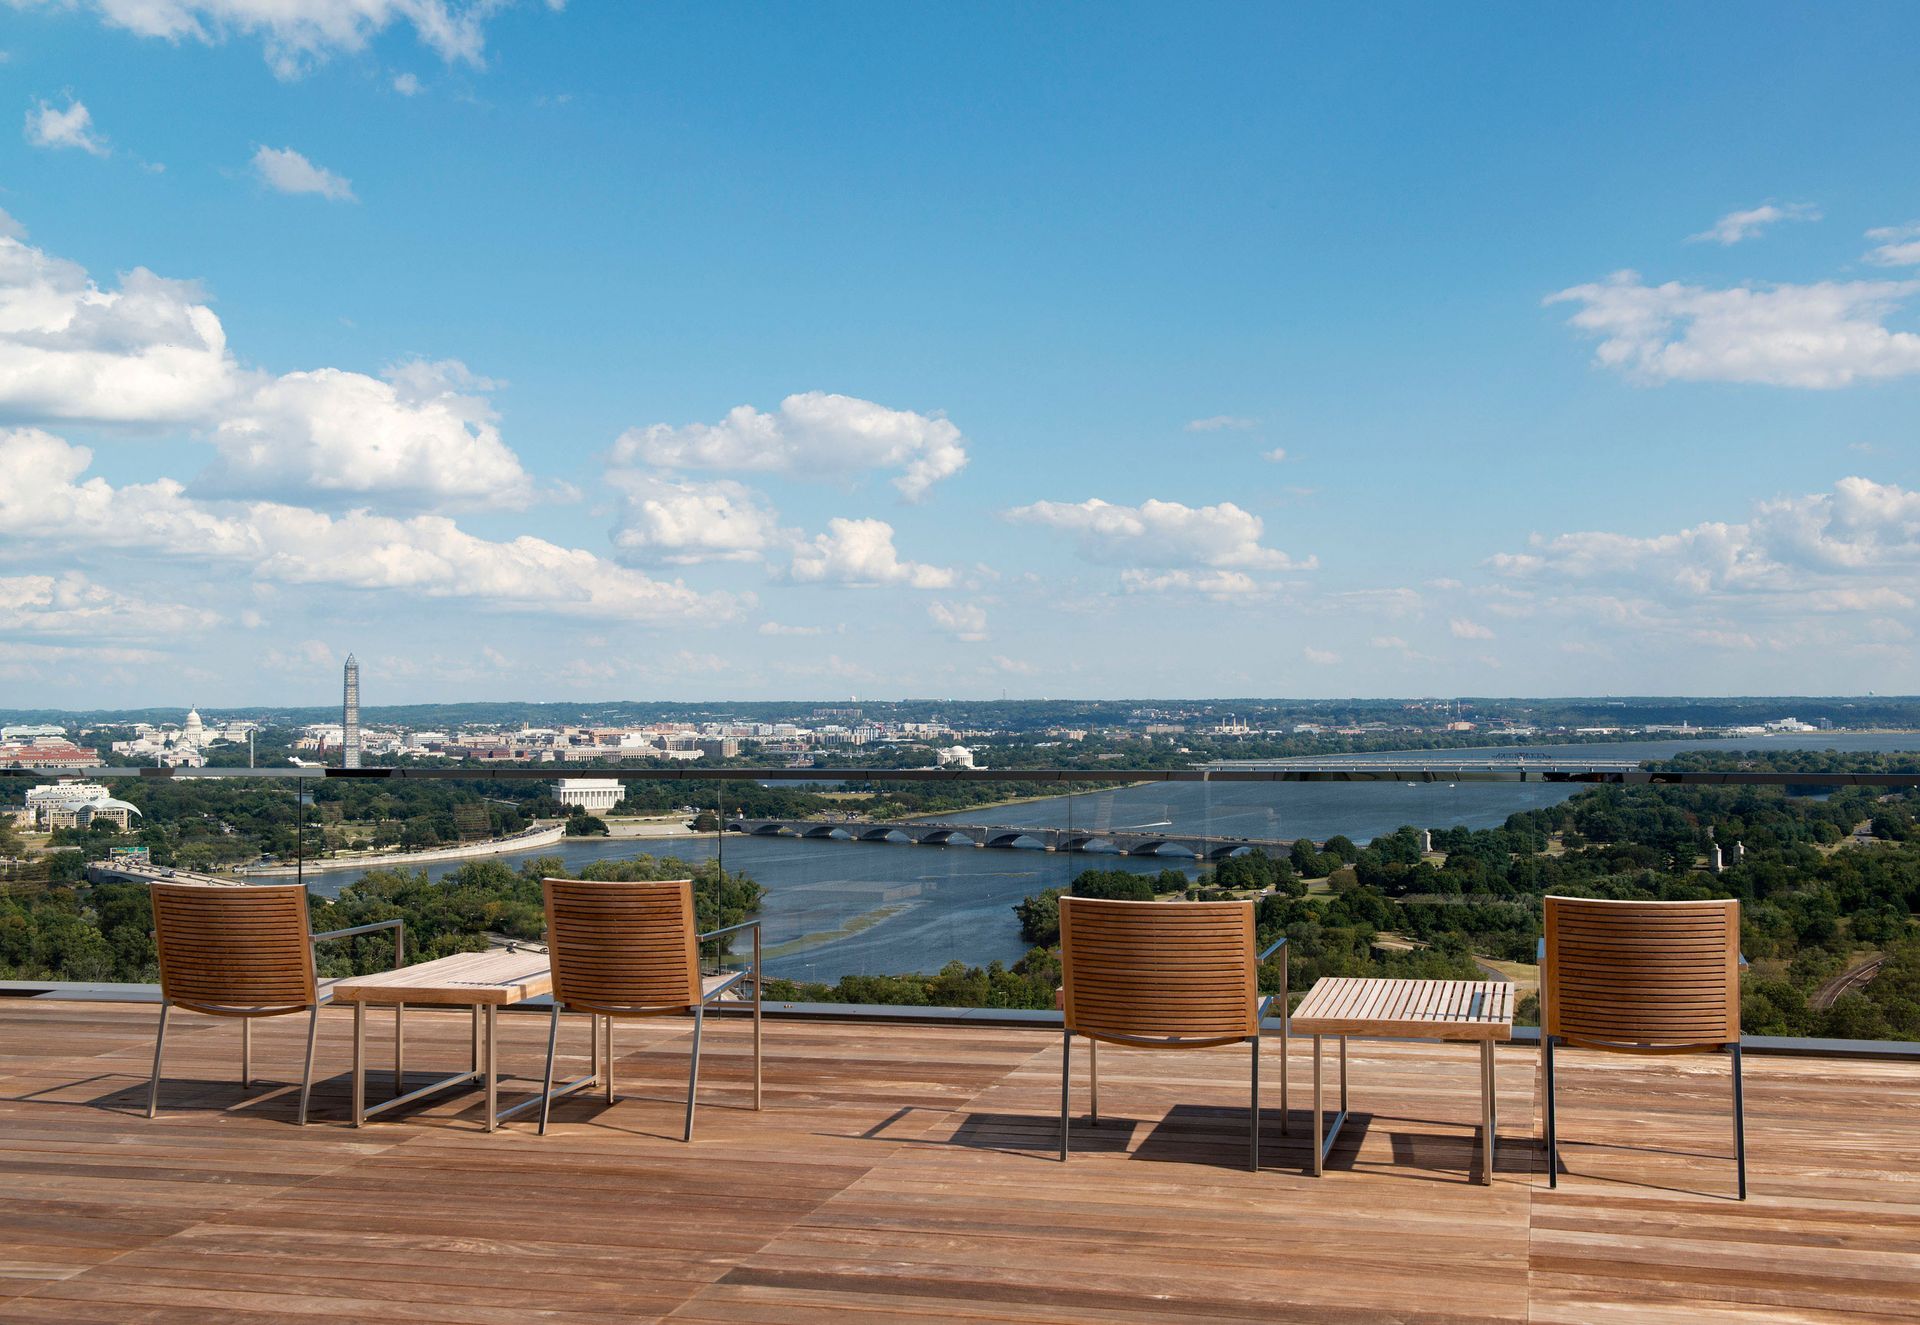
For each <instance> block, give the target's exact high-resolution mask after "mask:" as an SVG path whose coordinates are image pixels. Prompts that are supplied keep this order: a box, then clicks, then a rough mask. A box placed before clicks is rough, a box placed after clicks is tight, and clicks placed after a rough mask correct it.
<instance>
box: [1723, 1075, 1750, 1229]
mask: <svg viewBox="0 0 1920 1325" xmlns="http://www.w3.org/2000/svg"><path fill="white" fill-rule="evenodd" d="M1727 1049H1728V1052H1730V1053H1731V1054H1732V1055H1733V1162H1734V1165H1735V1167H1736V1169H1737V1171H1738V1173H1739V1178H1740V1199H1741V1200H1743V1201H1744V1200H1746V1199H1747V1102H1746V1095H1745V1092H1744V1091H1743V1090H1742V1089H1741V1085H1740V1046H1739V1045H1738V1044H1730V1045H1728V1046H1727Z"/></svg>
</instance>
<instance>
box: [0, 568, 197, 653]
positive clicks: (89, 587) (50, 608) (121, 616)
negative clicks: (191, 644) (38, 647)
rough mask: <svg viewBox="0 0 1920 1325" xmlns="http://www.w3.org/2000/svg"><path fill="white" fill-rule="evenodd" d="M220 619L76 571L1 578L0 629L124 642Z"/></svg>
mask: <svg viewBox="0 0 1920 1325" xmlns="http://www.w3.org/2000/svg"><path fill="white" fill-rule="evenodd" d="M219 619H220V618H219V617H218V615H216V614H215V613H213V612H208V611H205V610H203V609H200V608H195V607H188V606H185V605H183V604H179V603H167V602H155V601H153V600H151V599H149V598H145V597H136V596H134V595H130V594H125V593H121V592H120V591H119V590H117V589H112V588H109V587H108V586H106V585H103V584H98V583H96V582H94V581H93V580H90V579H88V578H87V576H86V575H85V574H84V573H82V572H80V571H77V570H70V571H64V572H62V573H60V574H58V575H12V576H8V575H0V631H9V632H11V631H19V632H21V633H23V634H32V635H53V636H83V637H85V638H87V639H125V638H140V637H146V636H151V635H154V634H172V633H175V632H178V631H181V630H204V629H206V628H207V627H209V626H212V625H215V624H217V623H218V622H219Z"/></svg>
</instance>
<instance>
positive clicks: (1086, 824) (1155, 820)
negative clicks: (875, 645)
mask: <svg viewBox="0 0 1920 1325" xmlns="http://www.w3.org/2000/svg"><path fill="white" fill-rule="evenodd" d="M1701 749H1735V750H1768V751H1770V750H1827V749H1833V750H1848V751H1856V750H1857V751H1910V750H1920V733H1887V734H1851V733H1845V732H1817V733H1811V734H1802V735H1786V736H1768V737H1737V738H1729V739H1724V740H1720V739H1715V740H1658V741H1632V742H1617V743H1608V744H1593V745H1536V746H1526V747H1522V748H1521V749H1520V750H1514V749H1499V750H1419V751H1407V752H1398V753H1386V752H1376V753H1373V754H1368V755H1342V756H1338V757H1337V762H1353V761H1355V760H1367V761H1370V762H1387V763H1397V764H1419V763H1429V764H1451V763H1470V762H1472V761H1475V760H1501V761H1506V760H1511V759H1512V758H1513V756H1514V755H1515V754H1517V753H1525V754H1526V755H1528V756H1530V757H1532V758H1534V759H1537V760H1541V761H1560V762H1564V763H1567V764H1580V763H1586V762H1594V763H1603V762H1604V763H1612V762H1615V761H1622V760H1625V761H1639V760H1644V759H1667V758H1671V757H1672V756H1674V755H1676V754H1679V753H1681V752H1683V751H1686V750H1701ZM1286 762H1287V763H1289V764H1302V763H1311V762H1314V761H1312V760H1289V761H1286ZM1578 790H1580V788H1579V787H1578V786H1568V785H1566V784H1546V783H1535V782H1512V783H1460V784H1458V785H1451V786H1450V785H1448V784H1446V783H1433V784H1419V785H1408V784H1405V783H1401V782H1390V783H1372V782H1356V783H1329V782H1317V783H1316V782H1291V783H1260V782H1238V783H1224V782H1211V783H1208V782H1177V783H1143V784H1140V785H1138V786H1130V787H1123V788H1119V789H1116V790H1112V791H1099V792H1092V793H1084V794H1077V795H1073V796H1054V797H1049V798H1047V799H1045V800H1036V801H1028V802H1023V803H1021V804H1018V805H1002V806H997V807H994V808H992V809H981V810H966V811H961V812H959V813H956V814H952V815H947V816H944V817H946V818H950V819H954V820H956V821H958V822H962V823H989V824H998V825H1011V826H1026V825H1033V826H1036V827H1040V826H1045V827H1066V826H1068V825H1071V826H1073V827H1076V828H1103V829H1116V830H1118V829H1126V828H1136V827H1137V828H1159V827H1171V828H1173V829H1175V830H1178V831H1180V832H1184V833H1199V834H1204V835H1208V836H1232V837H1256V838H1294V837H1310V838H1313V839H1315V840H1317V841H1322V840H1325V839H1326V838H1328V837H1332V836H1333V835H1335V834H1336V833H1344V834H1345V835H1346V836H1348V837H1350V838H1352V839H1353V840H1354V841H1356V842H1365V841H1367V840H1369V839H1371V838H1373V837H1375V836H1377V835H1378V834H1381V833H1389V832H1392V831H1393V830H1394V829H1396V828H1398V827H1400V826H1401V825H1403V824H1411V825H1413V826H1415V827H1418V828H1445V827H1452V826H1455V825H1461V826H1465V827H1468V828H1491V827H1495V826H1497V825H1499V824H1501V823H1503V822H1504V821H1505V820H1506V818H1507V816H1508V815H1510V814H1513V813H1515V812H1516V811H1519V810H1529V809H1537V808H1539V807H1541V806H1546V805H1553V804H1557V803H1558V802H1560V801H1562V800H1565V799H1566V798H1567V797H1569V796H1571V795H1572V794H1574V793H1575V792H1576V791H1578ZM716 852H720V853H723V854H724V857H725V861H726V866H727V868H728V869H732V870H742V871H745V872H746V873H747V874H750V875H752V876H753V878H755V879H756V880H758V881H759V882H760V883H761V884H762V885H764V886H765V887H766V889H767V897H766V902H765V904H764V906H763V908H762V911H761V919H762V920H763V921H764V930H763V933H764V936H765V943H766V945H767V958H768V959H767V971H768V974H770V975H775V976H784V977H787V978H790V979H796V980H822V981H828V982H832V981H834V980H837V979H839V978H840V977H841V976H842V975H848V974H869V975H877V974H894V973H899V972H906V971H932V970H937V969H938V968H939V967H941V966H943V965H944V964H946V963H947V962H949V961H952V960H954V959H955V958H958V959H959V960H961V961H963V962H966V963H968V964H969V965H985V964H986V963H988V962H990V961H994V960H1000V961H1005V962H1009V963H1011V962H1013V961H1014V960H1016V959H1018V958H1019V957H1020V956H1021V955H1022V953H1023V952H1024V951H1025V945H1024V944H1023V943H1022V942H1021V940H1020V930H1019V926H1018V924H1017V923H1016V922H1015V920H1014V918H1013V911H1012V907H1013V904H1014V903H1015V902H1018V901H1019V900H1020V899H1021V898H1022V897H1026V896H1028V895H1029V894H1032V893H1037V892H1039V891H1041V890H1042V889H1045V888H1060V887H1065V886H1066V885H1067V884H1068V883H1070V882H1071V881H1072V879H1073V876H1074V875H1076V874H1078V873H1080V872H1081V871H1082V870H1086V869H1092V868H1109V869H1124V870H1135V871H1140V872H1145V873H1157V872H1158V871H1160V870H1162V869H1166V868H1168V867H1169V866H1171V867H1173V868H1175V869H1179V870H1181V871H1183V872H1184V873H1187V874H1189V875H1191V874H1194V873H1197V872H1198V862H1196V861H1194V860H1193V859H1192V858H1191V857H1189V856H1185V855H1168V856H1164V857H1148V858H1141V857H1130V856H1119V855H1092V854H1067V853H1063V854H1051V853H1048V852H1044V851H1039V850H1019V849H1014V850H986V849H976V848H972V847H967V846H909V845H905V844H875V843H856V842H850V841H843V840H839V839H827V840H821V839H814V840H800V839H793V838H754V837H743V836H741V835H739V834H731V835H728V836H727V837H726V839H725V841H724V842H722V841H720V840H719V839H718V837H717V835H702V836H697V837H673V838H664V839H653V840H646V839H613V840H609V839H607V838H592V839H586V840H582V839H572V840H569V841H565V842H563V843H562V844H560V845H558V846H553V847H546V848H542V849H539V850H533V851H525V852H515V853H511V854H507V855H501V856H494V857H489V859H494V860H499V861H502V862H503V863H505V864H507V865H509V866H516V867H517V866H518V865H519V864H520V863H521V861H523V860H525V859H530V858H532V857H535V856H558V857H559V858H560V859H561V860H563V861H565V862H566V864H567V865H568V866H569V867H571V868H575V869H577V868H579V867H580V866H583V865H586V864H588V863H590V862H592V861H595V860H607V859H628V858H631V857H633V856H637V855H642V854H653V855H662V856H664V855H672V856H678V857H680V858H681V859H683V860H692V861H698V860H706V859H708V858H710V857H712V856H713V855H714V854H716ZM465 863H467V862H464V861H457V860H449V861H436V862H432V863H429V864H427V865H425V866H423V867H422V868H425V869H426V871H427V873H428V875H429V876H430V877H433V878H443V877H445V876H446V875H448V874H451V873H453V872H454V871H455V870H457V869H459V868H460V866H461V865H463V864H465ZM358 877H360V876H359V875H357V874H351V873H347V872H344V871H343V872H339V873H333V874H323V875H318V876H315V877H313V879H312V880H311V886H312V888H313V889H314V891H315V892H318V893H322V894H326V895H332V894H334V893H337V892H338V891H339V890H340V889H342V888H344V887H346V886H347V885H348V884H350V883H352V882H353V881H354V880H355V879H356V878H358Z"/></svg>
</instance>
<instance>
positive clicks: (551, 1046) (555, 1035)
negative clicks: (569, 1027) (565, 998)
mask: <svg viewBox="0 0 1920 1325" xmlns="http://www.w3.org/2000/svg"><path fill="white" fill-rule="evenodd" d="M593 1039H594V1048H595V1049H596V1050H597V1049H598V1048H599V1047H600V1037H599V1036H598V1035H595V1036H594V1037H593ZM559 1044H560V1003H559V1000H558V999H556V1000H554V1004H553V1016H551V1017H550V1018H548V1019H547V1079H546V1082H545V1084H544V1086H543V1087H542V1091H543V1093H542V1094H541V1096H540V1135H541V1136H545V1135H546V1134H547V1115H548V1114H550V1113H552V1112H553V1055H554V1051H555V1050H556V1049H557V1048H558V1047H559Z"/></svg>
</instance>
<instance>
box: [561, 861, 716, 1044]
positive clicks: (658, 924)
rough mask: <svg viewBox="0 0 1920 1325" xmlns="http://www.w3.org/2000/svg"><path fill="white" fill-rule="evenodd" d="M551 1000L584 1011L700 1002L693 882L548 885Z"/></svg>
mask: <svg viewBox="0 0 1920 1325" xmlns="http://www.w3.org/2000/svg"><path fill="white" fill-rule="evenodd" d="M546 894H547V953H548V956H549V959H550V960H551V963H552V966H553V996H554V997H555V998H557V999H559V1000H560V1001H561V1002H562V1003H564V1004H566V1005H567V1006H568V1007H572V1008H580V1009H582V1010H587V1011H608V1010H617V1011H631V1010H634V1009H639V1008H658V1009H660V1010H661V1011H663V1012H666V1011H672V1010H674V1009H685V1008H690V1007H693V1006H694V1005H695V1004H697V1003H698V1002H699V1001H700V955H699V952H698V950H697V949H696V947H695V943H694V922H693V881H692V880H691V879H671V880H665V881H656V880H649V881H646V882H634V883H601V882H597V881H594V880H588V879H548V880H546Z"/></svg>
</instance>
